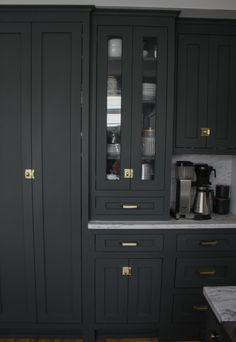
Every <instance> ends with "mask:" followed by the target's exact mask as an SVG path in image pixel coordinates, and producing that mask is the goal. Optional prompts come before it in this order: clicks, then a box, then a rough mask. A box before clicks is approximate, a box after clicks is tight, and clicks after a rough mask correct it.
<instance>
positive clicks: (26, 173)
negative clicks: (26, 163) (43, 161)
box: [25, 169, 35, 179]
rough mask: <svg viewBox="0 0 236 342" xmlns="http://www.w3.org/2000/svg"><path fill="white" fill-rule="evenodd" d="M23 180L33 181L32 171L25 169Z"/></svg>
mask: <svg viewBox="0 0 236 342" xmlns="http://www.w3.org/2000/svg"><path fill="white" fill-rule="evenodd" d="M25 179H35V176H34V169H25Z"/></svg>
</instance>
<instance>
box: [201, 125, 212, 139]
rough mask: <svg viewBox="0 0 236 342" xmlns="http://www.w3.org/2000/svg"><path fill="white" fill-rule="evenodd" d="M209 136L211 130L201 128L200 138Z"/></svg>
mask: <svg viewBox="0 0 236 342" xmlns="http://www.w3.org/2000/svg"><path fill="white" fill-rule="evenodd" d="M210 135H211V130H210V128H208V127H201V137H209V136H210Z"/></svg>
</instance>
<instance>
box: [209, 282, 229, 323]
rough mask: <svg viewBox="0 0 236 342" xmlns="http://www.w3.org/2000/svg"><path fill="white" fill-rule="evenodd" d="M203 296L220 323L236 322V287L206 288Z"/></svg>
mask: <svg viewBox="0 0 236 342" xmlns="http://www.w3.org/2000/svg"><path fill="white" fill-rule="evenodd" d="M203 294H204V296H205V297H206V299H207V301H208V303H209V305H210V307H211V309H212V311H213V312H214V314H215V315H216V317H217V319H218V321H219V322H233V321H236V286H214V287H204V288H203Z"/></svg>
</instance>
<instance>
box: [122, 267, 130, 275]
mask: <svg viewBox="0 0 236 342" xmlns="http://www.w3.org/2000/svg"><path fill="white" fill-rule="evenodd" d="M122 275H123V276H131V275H132V267H130V266H123V267H122Z"/></svg>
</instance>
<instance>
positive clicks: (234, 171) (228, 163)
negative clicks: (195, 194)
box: [171, 154, 236, 214]
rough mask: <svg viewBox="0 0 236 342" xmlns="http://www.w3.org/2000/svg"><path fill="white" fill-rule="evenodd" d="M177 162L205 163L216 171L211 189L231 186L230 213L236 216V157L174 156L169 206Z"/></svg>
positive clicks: (173, 193) (212, 177) (173, 190)
mask: <svg viewBox="0 0 236 342" xmlns="http://www.w3.org/2000/svg"><path fill="white" fill-rule="evenodd" d="M177 160H188V161H191V162H193V163H194V164H197V163H206V164H209V165H211V166H213V167H214V168H215V169H216V178H215V177H214V175H213V173H212V176H211V183H212V188H213V189H215V185H216V184H227V185H230V186H231V191H230V196H231V212H233V213H235V214H236V156H234V157H232V156H226V155H200V154H195V155H194V154H193V155H189V154H188V155H174V156H173V158H172V170H171V173H172V177H171V179H172V182H171V206H172V207H173V206H174V202H175V163H176V161H177Z"/></svg>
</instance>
